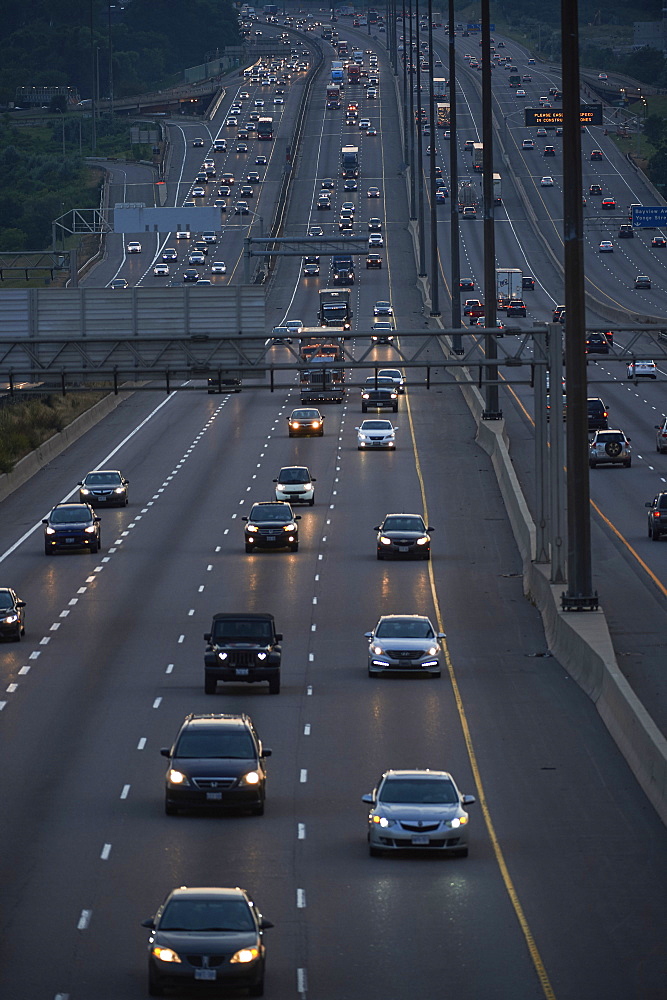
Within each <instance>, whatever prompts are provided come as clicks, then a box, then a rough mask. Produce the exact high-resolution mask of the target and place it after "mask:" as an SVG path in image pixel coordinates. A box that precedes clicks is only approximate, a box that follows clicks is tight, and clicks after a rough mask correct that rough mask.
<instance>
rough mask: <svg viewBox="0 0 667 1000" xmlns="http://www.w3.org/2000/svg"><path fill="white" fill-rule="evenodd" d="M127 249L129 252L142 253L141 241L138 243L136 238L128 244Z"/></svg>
mask: <svg viewBox="0 0 667 1000" xmlns="http://www.w3.org/2000/svg"><path fill="white" fill-rule="evenodd" d="M125 249H126V250H127V252H128V253H141V243H137V241H136V240H133V241H132V242H131V243H128V244H127V247H126V248H125Z"/></svg>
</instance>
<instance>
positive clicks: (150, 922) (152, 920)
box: [141, 917, 155, 931]
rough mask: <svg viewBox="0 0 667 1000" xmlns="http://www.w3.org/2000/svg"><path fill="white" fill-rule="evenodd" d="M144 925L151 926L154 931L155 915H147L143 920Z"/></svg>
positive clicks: (142, 924)
mask: <svg viewBox="0 0 667 1000" xmlns="http://www.w3.org/2000/svg"><path fill="white" fill-rule="evenodd" d="M141 926H142V927H150V929H151V930H152V931H154V930H155V917H146V919H145V920H142V921H141Z"/></svg>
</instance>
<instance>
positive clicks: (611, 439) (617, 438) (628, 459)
mask: <svg viewBox="0 0 667 1000" xmlns="http://www.w3.org/2000/svg"><path fill="white" fill-rule="evenodd" d="M588 464H589V465H590V467H591V469H594V468H595V466H596V465H624V466H625V467H626V469H629V468H630V466H631V465H632V448H631V446H630V438H628V437H626V436H625V434H624V433H623V431H619V430H606V431H596V432H595V435H594V437H593V440H592V441H591V444H590V451H589V456H588Z"/></svg>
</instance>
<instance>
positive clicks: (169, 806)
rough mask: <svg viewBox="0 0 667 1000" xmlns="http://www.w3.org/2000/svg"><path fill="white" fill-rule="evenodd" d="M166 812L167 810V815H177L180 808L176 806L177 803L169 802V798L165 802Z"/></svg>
mask: <svg viewBox="0 0 667 1000" xmlns="http://www.w3.org/2000/svg"><path fill="white" fill-rule="evenodd" d="M164 812H165V816H176V815H177V813H178V809H177V808H176V806H175V805H174V804H173V802H168V801H167V800H166V799H165V803H164Z"/></svg>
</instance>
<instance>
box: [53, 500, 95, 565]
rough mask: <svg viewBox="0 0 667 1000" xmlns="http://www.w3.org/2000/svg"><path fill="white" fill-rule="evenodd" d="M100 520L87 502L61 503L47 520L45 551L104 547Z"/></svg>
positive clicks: (93, 550) (93, 549)
mask: <svg viewBox="0 0 667 1000" xmlns="http://www.w3.org/2000/svg"><path fill="white" fill-rule="evenodd" d="M100 520H101V518H99V517H98V516H97V514H96V513H95V511H94V510H93V508H92V507H91V506H90V504H87V503H59V504H56V506H55V507H54V508H53V510H52V511H51V513H50V514H49V516H48V517H47V518H45V520H43V521H42V524H43V525H44V552H45V553H46V555H49V553H50V552H54V551H56V550H57V549H89V550H90V551H91V552H97V551H98V549H100V548H101V547H102V540H101V532H100Z"/></svg>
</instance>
